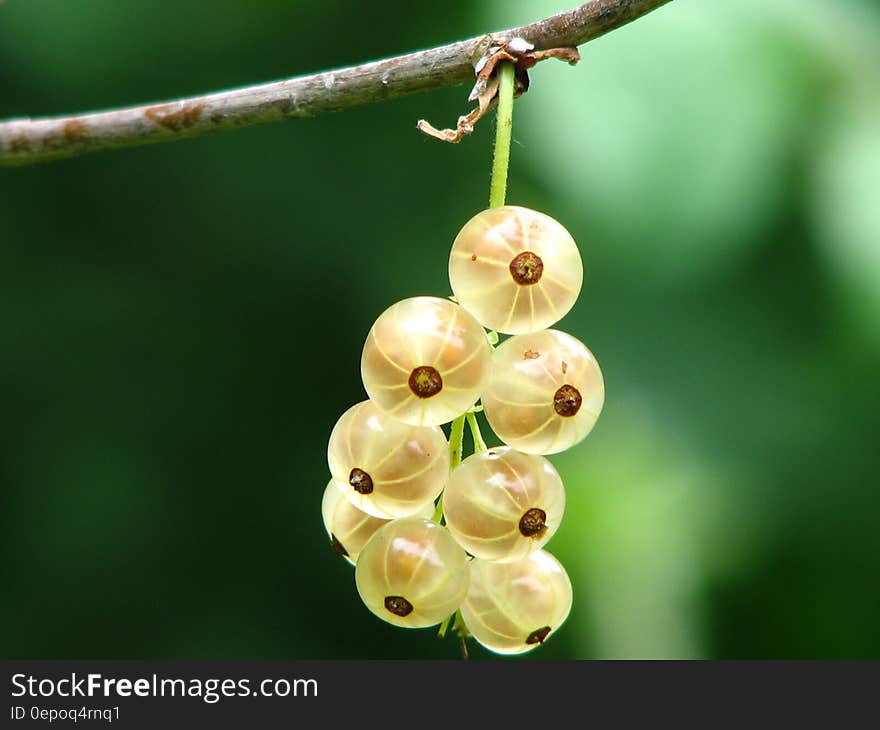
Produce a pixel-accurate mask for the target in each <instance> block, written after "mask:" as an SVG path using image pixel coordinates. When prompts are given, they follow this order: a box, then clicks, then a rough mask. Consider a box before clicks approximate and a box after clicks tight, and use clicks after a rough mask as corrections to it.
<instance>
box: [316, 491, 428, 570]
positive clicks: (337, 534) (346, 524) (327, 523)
mask: <svg viewBox="0 0 880 730" xmlns="http://www.w3.org/2000/svg"><path fill="white" fill-rule="evenodd" d="M432 514H434V504H433V502H428V503H427V504H426V505H425V506H424V507H422V509H420V510H419V511H418V512H417V513H416V516H417V517H430V516H431V515H432ZM321 515H322V516H323V518H324V529H325V530H326V531H327V536H328V537H329V538H330V545H331V547H332V548H333V550H334V551H335V552H336V553H337V554H338V555H341V556H342V557H343V558H345V560H346V561H348V562H349V563H351V564H352V565H354V564H355V563H357V559H358V555H360V552H361V550H362V549H363V547H364V545H366V544H367V540H369V539H370V538H371V537H372V536H373V535H374V534H375V532H376V530H378V529H379V528H380V527H383V526H384V525H387V524H388V522H389V520H383V519H380V518H378V517H373V516H372V515H368V514H367V513H366V512H361V510H359V509H358V508H357V507H355V506H354V505H353V504H352V503H351V502H349V501H348V499H346V497H345V495H344V494H343V492H342V488H340V487H339V485H337V484H336V483H334V481H333V480H332V479H331V480H330V481H329V482H327V487H326V489H324V497H323V499H322V500H321Z"/></svg>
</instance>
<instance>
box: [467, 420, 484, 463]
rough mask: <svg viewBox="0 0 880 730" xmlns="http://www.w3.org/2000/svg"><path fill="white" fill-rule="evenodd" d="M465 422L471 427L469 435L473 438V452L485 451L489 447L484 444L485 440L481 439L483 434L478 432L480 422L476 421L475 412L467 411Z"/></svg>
mask: <svg viewBox="0 0 880 730" xmlns="http://www.w3.org/2000/svg"><path fill="white" fill-rule="evenodd" d="M467 422H468V426H470V429H471V436H472V437H473V439H474V452H475V453H479V452H481V451H485V450H486V449H487V448H489V447H488V446H486V442H485V441H484V440H483V434H481V433H480V424H479V422H478V421H477V414H476V413H472V412H470V411H469V412H468V414H467Z"/></svg>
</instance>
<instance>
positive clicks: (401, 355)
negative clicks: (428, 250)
mask: <svg viewBox="0 0 880 730" xmlns="http://www.w3.org/2000/svg"><path fill="white" fill-rule="evenodd" d="M497 72H498V74H499V86H498V121H497V129H496V140H495V154H494V160H493V164H492V179H491V183H490V194H489V202H490V207H489V208H488V209H486V210H484V211H482V212H480V213H478V214H477V215H475V216H473V217H472V218H471V219H470V220H469V221H468V222H467V223H466V224H465V225H464V226H463V227H462V229H461V230H460V232H459V233H458V235H457V236H456V238H455V240H454V242H453V244H452V251H451V253H450V258H449V281H450V285H451V287H452V291H453V294H454V296H452V297H450V298H448V299H441V298H439V297H426V296H421V297H413V298H411V299H405V300H403V301H400V302H397V303H396V304H394V305H392V306H391V307H389V308H388V309H387V310H386V311H385V312H383V313H382V314H381V315H380V316H379V318H378V319H377V320H376V322H375V323H374V324H373V327H372V328H371V330H370V333H369V335H368V336H367V340H366V342H365V344H364V349H363V353H362V356H361V375H362V378H363V383H364V388H365V389H366V391H367V395H368V396H369V399H368V400H366V401H363V402H362V403H358V404H356V405H354V406H352V407H351V408H349V409H348V410H347V411H346V412H345V413H344V414H343V415H342V416H341V417H340V419H339V420H338V422H337V423H336V426H335V427H334V428H333V432H332V434H331V435H330V443H329V445H328V449H327V459H328V464H329V466H330V472H331V476H332V478H331V480H330V482H329V484H328V485H327V487H326V489H325V491H324V499H323V503H322V513H323V517H324V525H325V527H326V529H327V533H328V535H329V536H330V540H331V544H332V546H333V548H334V549H335V550H336V552H338V553H339V554H340V555H342V556H343V557H345V559H346V560H348V562H350V563H352V564H354V565H355V583H356V586H357V590H358V594H359V595H360V597H361V599H362V601H363V602H364V604H365V605H366V606H367V608H368V609H369V610H370V611H372V612H373V613H374V614H375V615H376V616H378V617H379V618H381V619H382V620H384V621H387V622H389V623H391V624H394V625H396V626H400V627H404V628H424V627H429V626H437V625H438V624H439V626H440V628H439V632H438V635H439V636H440V637H441V638H442V637H444V636H445V635H446V633H447V632H448V631H449V629H450V627H451V628H452V630H453V631H454V632H455V633H456V634H458V636H459V638H460V640H461V642H462V649H463V653H464V655H465V656H466V655H467V649H466V646H465V639H466V638H468V637H471V638H473V639H475V640H476V641H477V642H478V643H480V644H481V645H483V646H484V647H486V648H487V649H489V650H490V651H494V652H497V653H500V654H519V653H522V652H526V651H530V650H531V649H534V648H535V647H537V646H539V645H540V644H542V643H544V641H546V640H547V639H548V637H549V636H551V635H552V634H553V632H555V631H556V630H557V629H558V628H559V627H560V626H561V625H562V623H563V622H564V621H565V619H566V618H567V616H568V613H569V611H570V609H571V596H572V589H571V582H570V581H569V578H568V575H567V573H566V572H565V569H564V568H563V567H562V565H561V564H560V563H559V561H558V560H556V558H554V557H553V556H552V555H551V554H550V553H548V552H546V551H545V550H544V549H543V547H544V545H545V544H546V543H547V542H548V541H549V540H550V539H551V538H552V537H553V535H554V534H555V532H556V530H557V529H558V527H559V525H560V523H561V522H562V518H563V514H564V511H565V487H564V486H563V483H562V479H561V478H560V476H559V474H558V472H557V471H556V469H555V468H554V467H553V465H552V464H551V463H550V462H549V461H548V460H547V459H546V458H544V456H545V455H547V454H554V453H557V452H559V451H563V450H565V449H567V448H570V447H572V446H574V445H575V444H577V443H579V442H580V441H581V440H583V439H584V438H585V437H586V436H587V434H588V433H589V432H590V430H591V429H592V427H593V425H594V424H595V422H596V419H597V418H598V417H599V413H600V412H601V410H602V405H603V403H604V397H605V388H604V382H603V379H602V373H601V371H600V369H599V366H598V364H597V363H596V360H595V358H594V357H593V355H592V353H591V352H590V351H589V350H588V349H587V348H586V347H585V346H584V345H583V343H581V342H580V341H579V340H577V339H575V338H574V337H572V336H571V335H568V334H565V333H564V332H560V331H557V330H552V329H548V328H549V327H550V326H552V325H553V324H555V323H556V322H557V321H558V320H559V319H561V318H562V317H563V316H564V315H565V314H566V313H567V312H568V311H569V310H570V309H571V308H572V306H573V305H574V303H575V300H576V299H577V296H578V294H579V293H580V289H581V284H582V281H583V265H582V262H581V258H580V253H579V251H578V248H577V245H576V244H575V242H574V239H573V238H572V237H571V235H570V234H569V232H568V231H567V230H566V229H565V228H564V227H563V226H562V225H561V224H559V223H558V222H557V221H555V220H554V219H552V218H550V217H549V216H547V215H545V214H543V213H540V212H538V211H534V210H530V209H528V208H522V207H518V206H511V205H506V204H505V198H506V190H507V171H508V165H509V160H510V142H511V130H512V111H513V96H514V81H515V79H514V67H513V66H512V65H511V64H510V63H506V62H505V63H501V64H500V65H499V67H498V71H497ZM499 333H501V334H505V335H511V336H510V337H508V338H507V339H506V340H504V341H503V342H501V343H500V344H499V336H498V335H499ZM478 412H482V413H483V414H484V416H485V418H486V421H487V422H488V424H489V426H490V427H491V429H492V431H493V432H494V434H495V436H497V437H498V438H499V439H500V440H501V441H502V442H503V444H502V445H500V446H493V447H491V449H489V448H488V447H487V445H486V441H485V440H484V439H483V435H482V434H481V432H480V426H479V422H478V419H477V413H478ZM466 423H467V425H468V427H469V429H470V432H471V436H472V439H473V453H472V454H471V455H470V456H468V457H467V458H463V456H464V455H463V449H464V428H465V424H466ZM445 424H451V426H450V431H449V439H448V441H447V439H446V437H445V435H444V433H443V430H442V429H441V426H443V425H445Z"/></svg>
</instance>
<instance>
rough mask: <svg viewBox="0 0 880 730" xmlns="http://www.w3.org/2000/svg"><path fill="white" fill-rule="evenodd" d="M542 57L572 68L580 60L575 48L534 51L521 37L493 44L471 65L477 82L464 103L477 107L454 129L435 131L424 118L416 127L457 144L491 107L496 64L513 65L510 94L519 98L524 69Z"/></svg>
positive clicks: (524, 82) (523, 85)
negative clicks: (566, 64) (514, 83)
mask: <svg viewBox="0 0 880 730" xmlns="http://www.w3.org/2000/svg"><path fill="white" fill-rule="evenodd" d="M545 58H558V59H560V60H562V61H566V62H568V63H569V64H571V65H572V66H573V65H574V64H576V63H577V62H578V61H580V59H581V54H580V53H579V52H578V49H577V48H549V49H547V50H544V51H535V50H534V46H533V45H532V44H531V43H529V42H528V41H526V40H524V39H522V38H513V39H511V40H509V41H502V42H501V43H493V44H492V45H490V46H489V49H488V50H487V51H486V53H484V54H483V56H481V57H480V59H479V60H478V61H477V63H476V64H474V72H475V73H476V75H477V82H476V84H474V88H473V89H472V90H471V93H470V96H469V97H468V100H469V101H476V102H477V108H476V109H473V110H472V111H470V112H468V113H467V114H464V115H462V116H460V117H459V118H458V123H457V124H456V125H455V129H437V128H436V127H434V126H433V125H431V124H430V123H429V122H427V121H426V120H424V119H420V120H419V121H418V124H417V125H416V126H417V127H418V129H419V130H420V131H422V132H424V133H425V134H427V135H428V136H429V137H433V138H434V139H439V140H440V141H441V142H449V143H450V144H458V143H459V142H461V139H462V137H464V136H465V135H467V134H471V133H472V132H473V131H474V125H475V124H476V123H477V122H478V121H479V120H480V119H482V118H483V117H484V116H485V115H486V113H487V112H488V111H489V110H490V109H492V107H494V106H495V103H496V101H497V98H498V74H496V73H495V70H496V68H497V67H498V64H499V63H501V62H502V61H509V62H510V63H513V64H514V65H515V67H516V89H515V91H514V95H515V96H520V95H521V94H523V93H525V92H526V91H527V90H528V88H529V74H528V70H529V69H530V68H532V66H534V65H535V64H536V63H538V61H543V60H544V59H545Z"/></svg>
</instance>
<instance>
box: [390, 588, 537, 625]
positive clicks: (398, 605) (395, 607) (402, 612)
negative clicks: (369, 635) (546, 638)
mask: <svg viewBox="0 0 880 730" xmlns="http://www.w3.org/2000/svg"><path fill="white" fill-rule="evenodd" d="M385 608H387V609H388V610H389V611H391V613H393V614H394V615H395V616H401V617H403V616H409V615H410V614H411V613H412V612H413V605H412V604H411V603H410V602H409V601H407V600H406V599H405V598H404V597H403V596H385ZM549 630H550V629H547V631H549Z"/></svg>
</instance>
